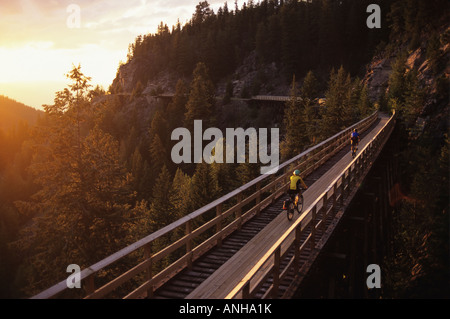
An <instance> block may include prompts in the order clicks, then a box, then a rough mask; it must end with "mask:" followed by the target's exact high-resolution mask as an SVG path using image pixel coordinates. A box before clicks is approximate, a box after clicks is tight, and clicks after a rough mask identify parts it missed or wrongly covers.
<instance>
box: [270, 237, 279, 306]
mask: <svg viewBox="0 0 450 319" xmlns="http://www.w3.org/2000/svg"><path fill="white" fill-rule="evenodd" d="M280 267H281V246H278V248H277V249H276V250H275V254H274V266H273V271H272V276H273V288H272V298H274V299H276V298H278V288H279V286H280V273H281V270H280Z"/></svg>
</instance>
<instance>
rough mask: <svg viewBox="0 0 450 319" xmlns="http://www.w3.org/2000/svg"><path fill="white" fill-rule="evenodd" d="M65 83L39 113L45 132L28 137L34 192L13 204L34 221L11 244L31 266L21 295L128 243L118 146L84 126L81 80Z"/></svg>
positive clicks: (126, 182)
mask: <svg viewBox="0 0 450 319" xmlns="http://www.w3.org/2000/svg"><path fill="white" fill-rule="evenodd" d="M69 78H71V80H72V84H71V85H70V86H69V88H70V90H69V89H66V90H64V91H62V92H57V94H56V98H55V104H54V105H51V106H46V113H47V116H48V121H47V122H46V126H41V127H40V128H39V130H38V131H37V134H35V135H34V138H35V141H34V143H35V154H36V156H35V157H34V158H33V162H32V164H31V165H30V172H31V173H32V176H33V178H34V181H35V182H36V183H37V184H38V185H39V186H40V190H39V191H38V192H37V193H36V194H35V195H34V196H33V198H32V199H31V200H29V201H21V202H17V203H16V205H17V207H18V208H19V210H20V211H21V212H23V213H24V214H29V212H33V213H34V216H36V218H35V222H34V223H30V224H29V226H28V227H27V228H26V229H24V231H25V233H27V234H31V236H23V237H22V239H21V240H19V241H18V242H16V243H15V247H16V248H17V249H18V251H21V252H22V253H23V254H24V255H25V256H27V263H28V264H29V265H30V271H29V272H28V273H27V280H28V282H29V285H28V286H27V293H35V292H37V291H38V290H41V289H44V288H48V286H50V285H51V284H54V283H55V282H57V281H58V280H62V278H61V276H57V275H55V269H65V268H66V267H67V265H69V264H72V263H77V264H78V265H80V266H81V267H87V266H89V265H91V264H93V263H94V262H96V261H98V260H101V259H102V258H104V257H106V256H107V255H109V254H111V253H113V252H115V251H117V250H118V249H120V248H122V247H123V246H124V245H125V244H126V243H127V241H128V239H129V238H128V237H127V236H128V231H127V229H128V228H127V225H128V221H127V220H128V217H129V216H130V213H131V212H130V203H131V202H132V201H133V197H134V194H133V192H132V190H131V187H130V186H131V185H130V182H131V178H130V175H129V174H128V173H127V171H126V170H125V168H124V167H123V166H122V164H121V161H120V157H119V152H118V150H119V145H118V142H117V141H116V140H115V139H114V138H113V137H112V136H111V135H109V134H106V133H104V132H103V131H102V130H100V129H99V128H98V127H90V124H92V118H91V117H92V114H91V113H90V111H91V107H90V103H89V102H88V101H87V100H86V96H87V88H88V87H89V85H88V81H87V78H86V77H85V76H84V75H83V74H82V73H81V72H80V69H79V68H74V69H73V70H72V71H71V72H70V73H69ZM117 238H122V240H121V241H117ZM62 276H65V275H64V274H62Z"/></svg>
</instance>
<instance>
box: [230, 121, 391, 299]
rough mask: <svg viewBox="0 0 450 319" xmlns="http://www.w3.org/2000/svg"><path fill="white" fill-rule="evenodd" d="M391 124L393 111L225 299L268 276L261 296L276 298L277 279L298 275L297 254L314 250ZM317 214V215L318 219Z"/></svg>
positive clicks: (249, 293)
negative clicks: (285, 260) (320, 236)
mask: <svg viewBox="0 0 450 319" xmlns="http://www.w3.org/2000/svg"><path fill="white" fill-rule="evenodd" d="M394 125H395V114H394V115H393V116H392V117H391V118H390V119H389V120H388V121H387V123H386V124H385V125H384V127H383V128H382V129H381V130H380V131H379V132H378V133H377V134H376V136H375V137H373V139H372V140H371V141H370V142H369V143H368V144H367V145H366V146H365V147H364V149H362V150H361V152H360V153H359V154H358V156H357V157H356V158H355V159H354V160H352V162H351V163H350V164H349V165H348V166H347V167H346V168H345V169H344V170H343V171H342V173H341V174H340V175H339V176H338V177H337V178H336V179H335V180H334V181H333V182H332V183H331V184H330V185H329V187H328V188H327V189H326V190H325V191H324V192H323V193H322V195H321V196H319V197H318V198H317V199H316V200H315V201H314V202H313V203H312V204H311V205H310V206H309V207H308V208H307V209H306V210H305V211H304V213H302V215H301V216H300V217H299V218H298V219H297V220H296V221H295V222H294V223H293V224H292V226H291V227H290V228H289V229H288V230H287V231H286V232H285V233H284V234H282V235H281V236H280V238H279V239H278V240H277V242H276V243H275V244H274V245H273V246H272V247H270V249H268V251H267V253H266V254H265V255H264V256H263V257H262V258H261V259H260V260H259V261H258V262H257V263H256V264H255V266H254V267H253V268H252V269H251V270H250V272H249V273H248V274H247V275H246V276H245V277H244V279H243V280H241V281H240V282H239V284H238V285H237V286H236V287H235V288H234V289H233V290H232V291H231V292H230V293H229V294H228V295H227V296H226V299H232V298H244V299H247V298H254V297H255V295H256V293H257V292H259V291H260V289H261V287H262V285H263V284H264V283H266V282H267V279H268V278H269V277H270V276H272V284H271V285H270V287H269V288H268V289H267V290H266V291H265V293H264V295H263V298H267V297H269V298H277V297H278V289H279V284H280V282H281V281H282V280H283V279H284V278H285V277H286V275H287V274H288V272H289V271H290V270H292V269H293V270H294V273H296V274H298V272H299V267H300V266H299V264H300V255H301V253H302V252H303V250H304V249H306V248H309V249H311V251H313V250H314V248H315V247H316V243H317V242H318V241H319V240H320V238H317V236H316V234H317V233H318V230H319V229H320V228H321V233H322V234H324V233H325V227H326V225H325V221H326V220H327V218H329V217H331V218H334V216H335V214H336V208H337V207H338V206H339V207H341V208H342V207H343V204H344V200H345V199H346V198H347V197H348V196H349V194H350V192H352V191H355V189H356V187H357V181H358V180H359V179H360V177H361V175H362V174H363V172H367V170H368V169H370V167H371V165H372V163H373V160H374V154H378V153H379V151H380V150H381V148H382V147H383V146H384V144H385V142H386V140H387V139H388V138H389V136H390V134H391V132H392V130H393V129H394ZM319 215H320V218H318V217H319ZM304 232H307V236H306V239H304V240H301V238H305V235H304V234H303V233H304ZM302 235H303V236H302ZM291 249H293V251H294V253H293V256H292V257H291V258H290V259H289V261H288V263H287V265H285V266H284V267H283V268H282V267H281V260H283V259H284V258H285V256H287V255H286V254H287V253H288V252H289V251H290V250H291ZM291 254H292V251H291Z"/></svg>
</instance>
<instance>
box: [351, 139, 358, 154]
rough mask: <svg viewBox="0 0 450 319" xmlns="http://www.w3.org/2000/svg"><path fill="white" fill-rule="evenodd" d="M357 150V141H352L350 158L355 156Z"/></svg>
mask: <svg viewBox="0 0 450 319" xmlns="http://www.w3.org/2000/svg"><path fill="white" fill-rule="evenodd" d="M357 150H358V142H354V141H352V144H351V152H352V158H355V157H356V151H357Z"/></svg>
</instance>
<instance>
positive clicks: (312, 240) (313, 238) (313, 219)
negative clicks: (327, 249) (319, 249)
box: [310, 204, 317, 251]
mask: <svg viewBox="0 0 450 319" xmlns="http://www.w3.org/2000/svg"><path fill="white" fill-rule="evenodd" d="M316 212H317V204H316V205H314V207H313V208H312V210H311V222H310V225H311V226H310V227H311V238H310V244H311V251H313V250H314V248H315V247H316Z"/></svg>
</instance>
